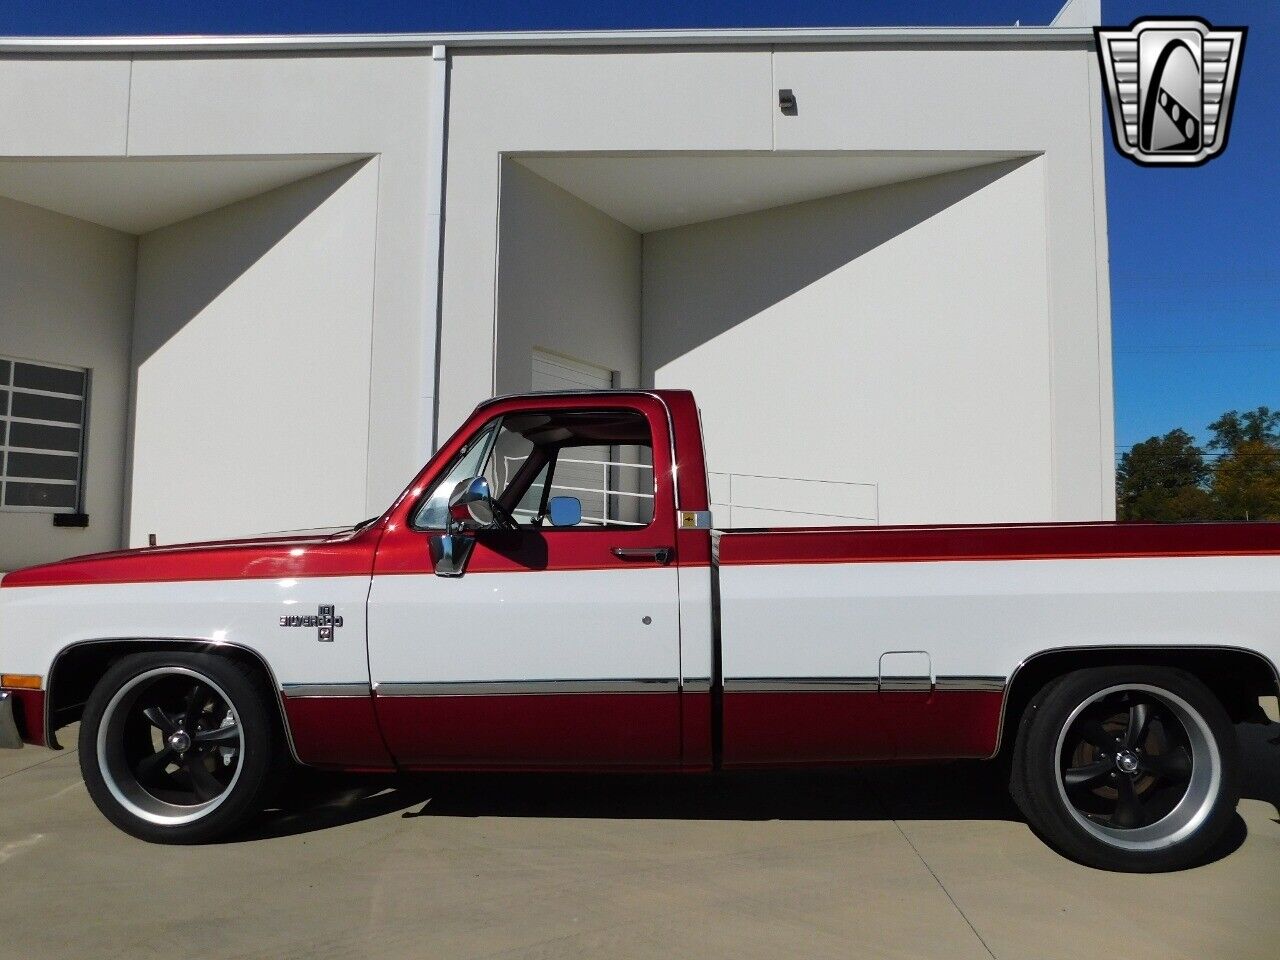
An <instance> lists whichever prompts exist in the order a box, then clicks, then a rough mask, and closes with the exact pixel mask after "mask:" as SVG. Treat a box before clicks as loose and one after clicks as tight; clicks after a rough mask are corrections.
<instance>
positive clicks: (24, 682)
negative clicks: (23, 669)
mask: <svg viewBox="0 0 1280 960" xmlns="http://www.w3.org/2000/svg"><path fill="white" fill-rule="evenodd" d="M0 687H5V688H7V689H10V690H39V689H40V678H39V677H35V676H32V675H31V674H29V673H0Z"/></svg>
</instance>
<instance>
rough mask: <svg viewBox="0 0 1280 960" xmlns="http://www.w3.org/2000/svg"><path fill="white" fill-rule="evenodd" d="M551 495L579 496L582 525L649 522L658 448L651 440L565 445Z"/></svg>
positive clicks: (598, 525) (639, 524) (558, 461)
mask: <svg viewBox="0 0 1280 960" xmlns="http://www.w3.org/2000/svg"><path fill="white" fill-rule="evenodd" d="M551 496H553V497H557V496H571V497H577V498H578V500H579V501H580V502H581V504H582V522H581V523H580V524H579V526H583V527H646V526H648V525H649V524H650V523H652V522H653V497H654V482H653V449H652V447H651V446H650V445H649V444H648V443H623V444H610V445H604V444H600V445H596V444H592V445H585V446H567V447H563V448H562V449H561V450H560V454H559V456H558V457H557V459H556V469H555V475H554V477H553V480H552V484H551Z"/></svg>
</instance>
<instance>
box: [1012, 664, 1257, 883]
mask: <svg viewBox="0 0 1280 960" xmlns="http://www.w3.org/2000/svg"><path fill="white" fill-rule="evenodd" d="M1238 777H1239V760H1238V756H1237V745H1236V738H1235V730H1234V728H1233V727H1232V726H1231V721H1230V719H1229V718H1228V716H1227V713H1226V710H1225V709H1223V707H1222V704H1221V703H1220V702H1219V701H1218V699H1217V698H1216V697H1215V696H1214V695H1213V694H1212V693H1211V692H1210V691H1209V690H1208V688H1206V687H1205V685H1204V684H1203V683H1201V682H1200V681H1199V680H1197V679H1196V678H1195V677H1193V676H1191V675H1190V674H1188V673H1185V672H1183V671H1181V670H1172V669H1168V668H1164V667H1142V666H1134V667H1100V668H1094V669H1089V670H1079V671H1076V672H1074V673H1071V674H1068V675H1066V676H1064V677H1061V678H1060V679H1058V680H1057V681H1055V682H1053V683H1051V684H1050V685H1048V686H1047V687H1045V689H1044V690H1042V691H1041V692H1040V693H1039V694H1038V695H1037V696H1036V697H1035V699H1034V700H1033V701H1032V703H1031V704H1030V706H1029V707H1028V713H1027V714H1026V715H1025V716H1024V718H1023V722H1022V724H1021V729H1020V731H1019V735H1018V741H1017V745H1016V747H1015V751H1014V757H1013V771H1012V781H1011V786H1012V792H1013V795H1014V799H1015V800H1016V801H1017V803H1018V805H1019V807H1020V808H1021V809H1022V812H1023V813H1024V814H1025V815H1026V817H1027V820H1028V821H1029V822H1030V823H1031V825H1032V826H1033V827H1034V828H1036V829H1037V830H1038V831H1039V832H1040V833H1041V835H1042V836H1044V837H1045V838H1046V839H1047V840H1048V841H1049V842H1050V843H1051V844H1053V845H1054V846H1055V847H1057V848H1058V849H1059V850H1061V851H1062V852H1063V853H1065V854H1067V855H1068V856H1070V857H1072V858H1073V859H1075V860H1077V861H1079V862H1081V863H1085V864H1088V865H1090V866H1094V867H1100V868H1102V869H1106V870H1122V871H1129V872H1144V873H1145V872H1155V871H1161V870H1178V869H1182V868H1184V867H1188V866H1193V865H1195V864H1197V863H1199V862H1201V861H1202V860H1203V858H1204V857H1206V856H1207V855H1208V854H1209V852H1210V851H1211V849H1212V848H1213V846H1214V845H1215V844H1216V843H1218V841H1219V840H1220V839H1221V838H1222V836H1223V834H1224V833H1225V832H1226V829H1227V827H1228V826H1229V825H1230V823H1231V819H1232V817H1233V815H1234V813H1235V808H1236V803H1237V801H1238V800H1239V784H1238Z"/></svg>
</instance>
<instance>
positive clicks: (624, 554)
mask: <svg viewBox="0 0 1280 960" xmlns="http://www.w3.org/2000/svg"><path fill="white" fill-rule="evenodd" d="M673 553H675V549H674V548H672V547H614V548H613V555H614V556H615V557H617V558H618V559H619V560H656V561H657V562H658V563H661V564H664V565H665V564H668V563H670V562H671V555H672V554H673Z"/></svg>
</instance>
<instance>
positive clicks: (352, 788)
mask: <svg viewBox="0 0 1280 960" xmlns="http://www.w3.org/2000/svg"><path fill="white" fill-rule="evenodd" d="M1241 729H1242V733H1244V734H1245V735H1246V736H1247V738H1248V740H1247V751H1246V752H1247V756H1248V758H1249V766H1250V769H1251V770H1252V771H1253V773H1254V776H1252V778H1251V783H1250V785H1249V791H1248V792H1249V796H1250V798H1249V799H1246V800H1244V801H1243V802H1242V803H1241V804H1240V810H1239V813H1240V821H1239V823H1238V824H1237V829H1236V831H1235V833H1234V834H1233V836H1232V837H1231V838H1230V842H1229V843H1227V844H1226V845H1225V846H1224V847H1223V849H1222V850H1221V851H1220V852H1219V854H1218V858H1217V859H1216V860H1215V861H1214V862H1211V863H1209V864H1208V865H1206V866H1203V867H1200V868H1197V869H1195V870H1189V871H1186V872H1184V873H1179V874H1168V875H1161V876H1128V875H1120V874H1107V873H1101V872H1098V871H1095V870H1090V869H1087V868H1085V867H1080V866H1077V865H1076V864H1073V863H1070V862H1068V861H1066V860H1064V859H1062V858H1061V857H1059V856H1058V855H1057V854H1055V853H1053V852H1052V851H1051V850H1049V849H1047V848H1046V847H1045V846H1044V845H1043V844H1041V842H1040V841H1039V840H1038V839H1036V837H1035V836H1034V835H1032V833H1031V832H1030V830H1028V828H1027V827H1026V825H1025V824H1024V823H1022V822H1021V821H1020V820H1019V819H1018V816H1017V814H1016V811H1014V810H1013V808H1012V807H1011V805H1010V804H1009V803H1008V801H1007V800H1006V799H1005V797H1004V794H1003V793H1002V791H1001V788H1000V784H999V782H998V780H997V778H996V777H995V775H994V771H993V770H992V769H990V768H988V767H986V766H982V765H949V766H942V767H934V768H914V769H897V770H854V771H846V772H838V773H821V774H812V773H805V774H793V775H787V776H781V775H772V774H770V775H750V776H746V775H741V776H737V775H735V776H726V777H722V778H710V777H696V778H694V777H690V778H675V777H666V778H660V777H634V776H618V777H581V776H570V775H566V776H562V777H547V776H495V775H475V776H457V775H450V776H441V777H430V778H421V779H418V778H413V779H407V780H403V781H399V782H394V781H372V780H354V779H335V780H327V779H320V780H317V781H316V782H314V783H311V784H309V785H307V787H306V788H305V789H304V790H303V791H301V795H299V794H298V793H297V792H295V794H294V799H295V802H294V803H292V804H291V805H290V806H291V807H292V808H293V809H291V810H281V811H275V812H271V813H268V814H266V815H264V817H263V818H262V819H261V821H260V822H259V823H258V824H257V825H256V826H255V827H254V828H253V830H252V831H251V832H250V833H248V834H246V835H243V836H240V837H237V838H235V839H233V840H232V841H229V842H226V843H222V844H217V845H212V846H207V847H198V848H180V847H159V846H150V845H147V844H144V843H141V842H139V841H136V840H133V839H131V838H129V837H127V836H125V835H124V834H122V833H119V832H118V831H116V830H115V829H114V828H113V827H111V826H110V825H109V824H108V823H107V822H106V821H105V820H103V819H102V818H101V817H100V816H99V815H98V813H97V811H96V810H95V809H94V808H93V806H92V804H91V803H90V801H89V799H88V796H87V795H86V794H85V791H84V787H83V784H81V782H80V774H79V770H78V768H77V765H76V758H75V756H74V754H73V753H72V752H71V751H65V752H62V753H52V752H48V751H43V750H33V749H26V750H22V751H18V752H4V753H0V893H2V894H3V895H2V896H0V956H3V957H6V958H8V957H14V958H24V960H26V958H42V957H56V958H59V960H61V958H66V957H95V958H106V957H127V958H149V957H164V958H166V960H167V958H170V957H173V956H175V955H179V956H194V957H219V958H239V957H272V958H293V957H297V958H304V957H305V958H315V960H323V958H338V957H366V956H379V957H385V958H401V957H413V958H434V957H441V958H450V960H453V958H477V957H591V958H626V957H663V958H670V957H698V958H717V957H726V958H734V960H749V958H757V957H758V958H761V960H778V958H791V957H833V958H834V957H838V958H841V960H847V958H850V957H859V958H864V957H902V958H913V960H914V958H933V957H937V958H947V960H964V958H979V960H981V958H990V957H999V958H1001V960H1005V958H1009V960H1012V958H1058V957H1061V958H1074V957H1080V958H1086V957H1087V958H1090V960H1096V958H1097V957H1099V956H1105V957H1114V958H1126V960H1135V958H1143V957H1160V958H1183V957H1185V958H1188V960H1192V958H1194V960H1203V958H1206V957H1212V958H1215V960H1234V958H1245V957H1259V958H1268V960H1271V958H1275V957H1276V956H1278V955H1280V909H1278V906H1280V876H1278V873H1280V856H1278V855H1280V825H1277V820H1276V809H1275V807H1274V806H1273V805H1272V802H1269V801H1274V800H1276V799H1280V776H1278V774H1280V748H1278V747H1276V746H1273V745H1271V744H1269V743H1267V742H1266V740H1267V738H1269V737H1274V736H1275V735H1276V734H1277V732H1280V726H1272V727H1271V728H1261V727H1244V728H1241ZM72 732H73V731H67V733H72ZM64 742H74V739H73V737H67V739H66V740H65V741H64ZM308 804H309V805H308Z"/></svg>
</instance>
